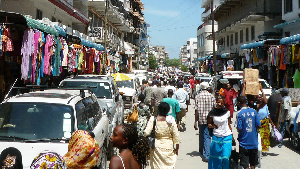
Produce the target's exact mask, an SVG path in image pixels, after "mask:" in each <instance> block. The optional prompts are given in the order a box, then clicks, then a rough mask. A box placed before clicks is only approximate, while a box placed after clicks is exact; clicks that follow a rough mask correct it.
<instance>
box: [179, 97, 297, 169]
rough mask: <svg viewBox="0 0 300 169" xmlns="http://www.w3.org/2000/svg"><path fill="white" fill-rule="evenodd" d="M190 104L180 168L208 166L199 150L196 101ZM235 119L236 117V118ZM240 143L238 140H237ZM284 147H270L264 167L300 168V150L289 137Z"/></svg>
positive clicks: (267, 168) (235, 133)
mask: <svg viewBox="0 0 300 169" xmlns="http://www.w3.org/2000/svg"><path fill="white" fill-rule="evenodd" d="M191 103H192V105H190V106H189V112H188V113H187V122H188V123H187V130H186V131H185V132H181V133H180V137H181V144H180V149H179V155H178V159H177V163H176V168H178V169H200V168H207V163H205V162H202V159H201V157H200V153H199V152H198V149H199V146H198V138H199V136H198V131H195V130H194V126H193V124H194V112H195V111H194V108H193V104H194V102H193V101H192V102H191ZM234 120H235V119H234ZM233 132H234V133H233V134H234V137H235V138H237V131H236V129H235V128H233ZM237 144H238V142H237ZM283 145H284V146H283V147H282V148H278V147H275V148H270V151H269V153H267V156H263V157H262V159H261V163H262V166H261V168H263V169H269V168H272V169H284V168H291V169H292V168H293V169H296V168H297V169H298V168H300V160H299V157H300V152H299V151H296V150H295V149H293V147H292V145H291V144H290V142H289V141H288V139H284V142H283Z"/></svg>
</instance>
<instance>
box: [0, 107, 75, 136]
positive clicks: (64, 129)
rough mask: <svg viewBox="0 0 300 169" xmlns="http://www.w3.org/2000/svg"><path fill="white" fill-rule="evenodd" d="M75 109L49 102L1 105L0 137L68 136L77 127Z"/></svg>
mask: <svg viewBox="0 0 300 169" xmlns="http://www.w3.org/2000/svg"><path fill="white" fill-rule="evenodd" d="M73 114H74V111H73V108H72V107H70V106H67V105H61V104H49V103H36V102H35V103H23V102H22V103H20V102H14V103H3V104H1V105H0V139H4V138H7V139H8V138H22V139H24V140H38V139H68V138H70V137H71V133H72V132H73V131H75V130H74V116H73Z"/></svg>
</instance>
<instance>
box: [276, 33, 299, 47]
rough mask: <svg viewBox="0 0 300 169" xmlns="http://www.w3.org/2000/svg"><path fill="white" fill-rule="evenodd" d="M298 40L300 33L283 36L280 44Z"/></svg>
mask: <svg viewBox="0 0 300 169" xmlns="http://www.w3.org/2000/svg"><path fill="white" fill-rule="evenodd" d="M297 41H300V34H297V35H294V36H290V37H285V38H282V39H280V44H281V45H285V44H289V43H293V42H297Z"/></svg>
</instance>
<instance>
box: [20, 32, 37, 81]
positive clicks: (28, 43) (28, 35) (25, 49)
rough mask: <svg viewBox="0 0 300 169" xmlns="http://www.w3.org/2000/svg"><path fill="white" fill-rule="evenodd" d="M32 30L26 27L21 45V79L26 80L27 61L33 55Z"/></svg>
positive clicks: (27, 71) (28, 61)
mask: <svg viewBox="0 0 300 169" xmlns="http://www.w3.org/2000/svg"><path fill="white" fill-rule="evenodd" d="M33 46H34V32H33V30H32V29H30V28H28V29H26V30H25V31H24V34H23V41H22V46H21V55H22V64H21V79H22V80H27V79H28V73H29V67H30V66H29V63H30V59H31V56H32V55H33Z"/></svg>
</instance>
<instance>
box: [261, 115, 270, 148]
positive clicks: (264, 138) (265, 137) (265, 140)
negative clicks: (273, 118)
mask: <svg viewBox="0 0 300 169" xmlns="http://www.w3.org/2000/svg"><path fill="white" fill-rule="evenodd" d="M260 123H261V128H259V134H260V137H261V147H262V151H264V152H268V151H269V147H270V127H269V119H268V118H266V119H264V120H260Z"/></svg>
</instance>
